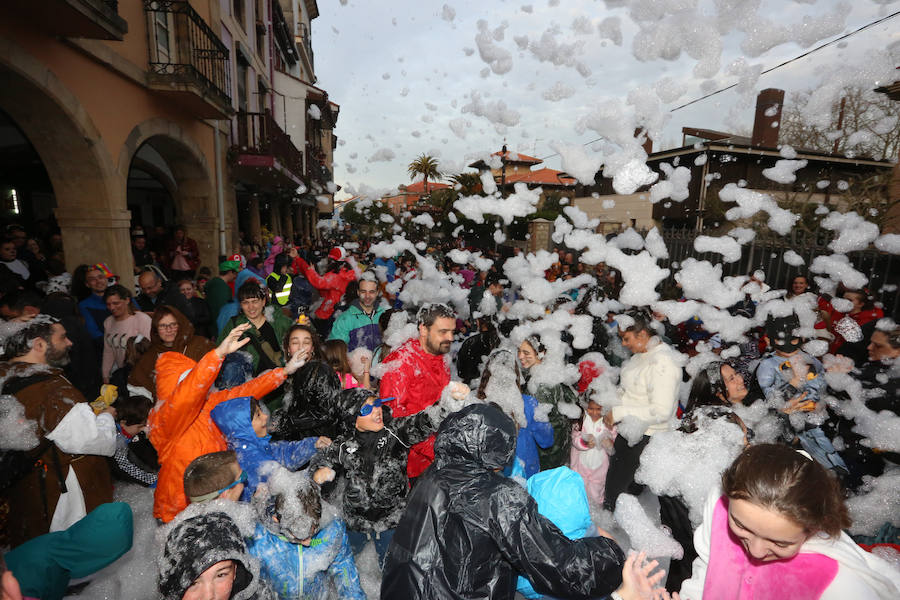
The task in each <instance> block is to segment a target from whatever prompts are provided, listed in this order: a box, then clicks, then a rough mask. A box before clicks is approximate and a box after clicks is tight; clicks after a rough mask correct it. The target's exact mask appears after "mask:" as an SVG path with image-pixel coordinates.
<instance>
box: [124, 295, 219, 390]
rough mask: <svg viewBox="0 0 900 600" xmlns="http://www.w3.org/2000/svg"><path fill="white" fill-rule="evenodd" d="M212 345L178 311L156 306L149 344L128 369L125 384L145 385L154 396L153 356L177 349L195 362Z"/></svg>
mask: <svg viewBox="0 0 900 600" xmlns="http://www.w3.org/2000/svg"><path fill="white" fill-rule="evenodd" d="M213 348H215V345H214V344H213V343H212V342H211V341H209V340H208V339H206V338H205V337H203V336H200V335H194V326H193V325H192V324H191V322H190V321H189V320H188V318H187V317H185V316H184V315H183V314H182V313H181V311H179V310H178V309H177V308H174V307H172V306H166V305H163V306H160V307H159V308H157V309H156V310H155V311H153V320H152V321H151V323H150V346H149V347H148V348H147V350H146V351H145V352H144V354H143V355H142V356H141V358H140V359H139V360H138V362H137V364H135V365H134V368H133V369H132V370H131V375H130V376H129V377H128V383H130V384H131V385H136V386H140V387H142V388H146V389H147V390H149V391H150V392H151V393H152V394H153V398H154V399H155V398H156V383H155V377H154V376H153V372H154V371H155V370H156V359H157V358H159V355H160V354H162V353H163V352H180V353H181V354H184V355H185V356H187V357H188V358H190V359H191V360H195V361H199V360H200V359H201V358H203V355H204V354H206V353H207V352H209V351H210V350H212V349H213Z"/></svg>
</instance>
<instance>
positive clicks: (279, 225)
mask: <svg viewBox="0 0 900 600" xmlns="http://www.w3.org/2000/svg"><path fill="white" fill-rule="evenodd" d="M283 9H284V10H283ZM317 15H318V8H317V6H316V3H315V0H305V1H304V0H274V1H273V0H189V1H188V0H142V1H137V0H130V1H128V2H118V3H117V2H116V1H115V0H42V1H41V2H15V3H4V4H3V5H2V7H0V134H2V135H0V159H2V161H0V162H2V166H0V209H2V213H0V222H2V223H4V224H5V223H10V222H20V223H22V224H25V225H26V226H28V227H29V228H35V229H38V230H42V229H43V228H49V227H52V224H53V222H54V221H55V223H56V224H57V225H58V226H59V229H60V231H61V234H62V241H63V247H64V250H65V259H66V263H67V267H68V269H69V270H72V269H74V267H75V266H76V265H77V264H79V263H90V262H99V261H103V262H107V263H108V264H110V266H111V267H112V268H113V270H114V271H115V272H117V273H118V274H120V275H122V276H124V277H125V279H126V283H127V282H128V279H129V276H130V274H131V273H132V257H131V243H130V229H131V228H132V227H133V226H142V227H143V228H144V229H145V230H146V229H151V228H153V227H171V226H172V225H174V224H175V223H183V224H185V225H186V226H187V228H188V235H189V236H190V237H192V238H194V239H196V240H197V242H198V244H199V246H200V253H201V261H202V264H204V265H207V266H213V267H214V266H215V265H216V264H217V263H218V258H219V256H220V255H221V254H226V253H230V252H232V251H234V250H237V248H238V246H237V241H238V227H239V223H240V224H241V226H242V227H243V228H245V229H246V230H248V231H249V232H252V231H253V229H254V223H255V228H256V230H257V231H258V229H259V223H260V220H261V218H260V213H262V215H263V219H262V220H263V222H265V223H267V224H269V225H270V227H271V228H272V229H273V230H275V231H279V232H281V233H291V232H292V231H293V230H294V229H296V230H298V231H299V232H301V233H303V234H306V233H309V234H311V235H314V234H315V221H316V220H317V219H318V207H317V206H316V202H317V200H318V198H317V196H325V197H326V200H327V195H328V193H329V190H328V189H327V186H326V185H324V184H323V182H322V181H321V180H322V179H323V178H324V176H325V175H326V174H324V173H322V172H321V169H319V172H318V176H317V178H316V181H313V179H312V178H311V171H312V167H311V166H310V165H313V164H315V165H316V166H317V167H318V166H319V165H325V166H329V165H330V164H331V163H330V160H331V158H330V152H331V151H332V150H333V147H334V138H333V135H332V133H331V128H333V125H334V121H335V119H336V117H337V106H336V105H334V104H333V103H330V102H329V101H328V100H327V97H324V94H321V93H320V94H319V97H318V98H315V99H312V100H311V101H308V100H307V95H306V94H304V96H303V99H302V100H301V101H300V102H301V103H302V106H303V113H304V114H306V113H307V112H308V109H309V106H308V105H309V103H310V102H311V103H313V104H317V108H318V109H319V112H320V113H322V114H321V115H320V118H319V122H318V123H317V127H315V128H313V129H314V130H315V131H314V132H310V131H309V129H310V128H307V127H305V126H304V127H303V128H302V129H301V131H302V138H301V139H300V140H295V139H293V136H289V135H287V134H285V129H284V127H283V126H284V125H285V123H286V121H285V120H284V119H287V118H289V117H290V113H289V111H288V110H285V111H283V114H282V115H281V116H282V121H281V122H280V123H279V122H277V119H276V117H274V116H273V115H275V113H276V111H275V107H276V106H279V107H285V108H287V107H288V106H289V103H288V101H287V100H284V101H283V100H282V99H280V98H279V97H278V95H277V92H278V89H277V87H276V86H275V85H274V84H273V79H275V78H276V76H275V73H276V72H282V71H283V72H284V73H285V74H286V75H287V76H290V77H294V78H295V79H296V80H297V81H300V82H301V83H302V85H303V86H304V89H305V86H312V87H314V86H313V85H312V84H313V83H314V81H315V79H314V77H315V76H314V75H313V74H312V50H311V46H310V44H309V21H310V20H311V19H313V18H315V16H317ZM288 19H290V20H288ZM304 35H305V37H304ZM304 56H306V59H304V58H303V57H304ZM304 60H306V61H307V62H308V69H306V70H305V71H304V70H302V69H301V68H300V67H298V66H297V65H299V64H302V63H303V61H304ZM304 78H305V79H304ZM319 92H321V90H319ZM254 114H255V115H256V116H254ZM304 125H305V122H304ZM293 130H294V128H291V131H293ZM242 133H243V137H242ZM308 136H318V137H317V139H318V141H319V144H318V146H317V147H316V148H315V149H316V150H317V152H319V153H325V154H326V156H324V157H323V156H321V154H318V153H317V155H316V158H315V162H310V161H309V158H308V157H307V155H306V153H307V146H308V144H307V143H306V142H307V139H308ZM323 140H324V141H323ZM245 157H250V158H249V159H247V158H245ZM254 160H255V161H256V162H255V163H254ZM273 171H275V172H276V173H275V175H271V173H272V172H273ZM266 175H271V176H270V177H269V178H268V179H267V178H266V177H265V176H266ZM327 175H328V176H329V177H330V173H328V174H327ZM254 179H255V183H254V182H253V181H252V180H254ZM248 182H249V183H248ZM251 185H252V186H255V187H254V188H253V189H252V190H251V191H250V192H249V197H248V195H247V191H248V189H250V188H249V187H248V186H251ZM317 186H318V188H319V190H320V191H321V192H322V193H319V194H315V190H316V187H317ZM304 188H305V189H304ZM254 194H255V198H256V201H257V204H256V205H254V203H253V202H252V199H253V197H254ZM304 208H305V210H304Z"/></svg>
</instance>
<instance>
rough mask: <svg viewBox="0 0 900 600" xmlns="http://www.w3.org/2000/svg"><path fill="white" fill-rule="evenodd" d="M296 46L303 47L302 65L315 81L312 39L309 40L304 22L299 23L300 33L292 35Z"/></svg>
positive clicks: (307, 28) (307, 29)
mask: <svg viewBox="0 0 900 600" xmlns="http://www.w3.org/2000/svg"><path fill="white" fill-rule="evenodd" d="M294 41H295V42H296V43H297V46H299V47H300V48H302V49H303V51H302V52H301V56H302V57H303V61H304V66H305V67H306V69H307V70H308V71H309V73H310V75H312V77H313V81H315V73H316V61H315V55H314V54H313V49H312V41H311V40H310V34H309V27H307V26H306V24H305V23H300V35H298V36H295V37H294Z"/></svg>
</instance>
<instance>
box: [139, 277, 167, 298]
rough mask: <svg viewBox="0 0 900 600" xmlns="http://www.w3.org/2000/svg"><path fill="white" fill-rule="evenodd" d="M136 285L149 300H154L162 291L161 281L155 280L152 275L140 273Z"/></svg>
mask: <svg viewBox="0 0 900 600" xmlns="http://www.w3.org/2000/svg"><path fill="white" fill-rule="evenodd" d="M138 285H139V286H141V291H142V292H144V294H145V295H147V296H150V297H151V298H156V295H157V294H159V293H160V292H161V291H162V281H161V280H159V279H157V278H156V276H155V275H154V274H153V273H142V274H141V276H140V277H138Z"/></svg>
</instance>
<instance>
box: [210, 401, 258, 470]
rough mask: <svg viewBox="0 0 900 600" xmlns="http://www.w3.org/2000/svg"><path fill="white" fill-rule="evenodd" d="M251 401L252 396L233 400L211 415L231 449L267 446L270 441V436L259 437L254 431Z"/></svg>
mask: <svg viewBox="0 0 900 600" xmlns="http://www.w3.org/2000/svg"><path fill="white" fill-rule="evenodd" d="M250 400H251V397H250V396H242V397H240V398H232V399H231V400H226V401H225V402H222V403H221V404H219V405H218V406H216V407H215V408H214V409H212V412H211V413H210V416H211V417H212V420H213V422H214V423H215V424H216V427H218V428H219V431H221V432H222V435H223V436H225V440H226V441H227V442H228V446H229V447H231V448H246V447H248V446H249V447H252V446H265V445H266V443H267V442H268V441H269V438H270V436H268V435H267V436H265V437H257V435H256V432H255V431H253V417H252V416H251V414H250ZM241 466H244V465H241Z"/></svg>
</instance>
